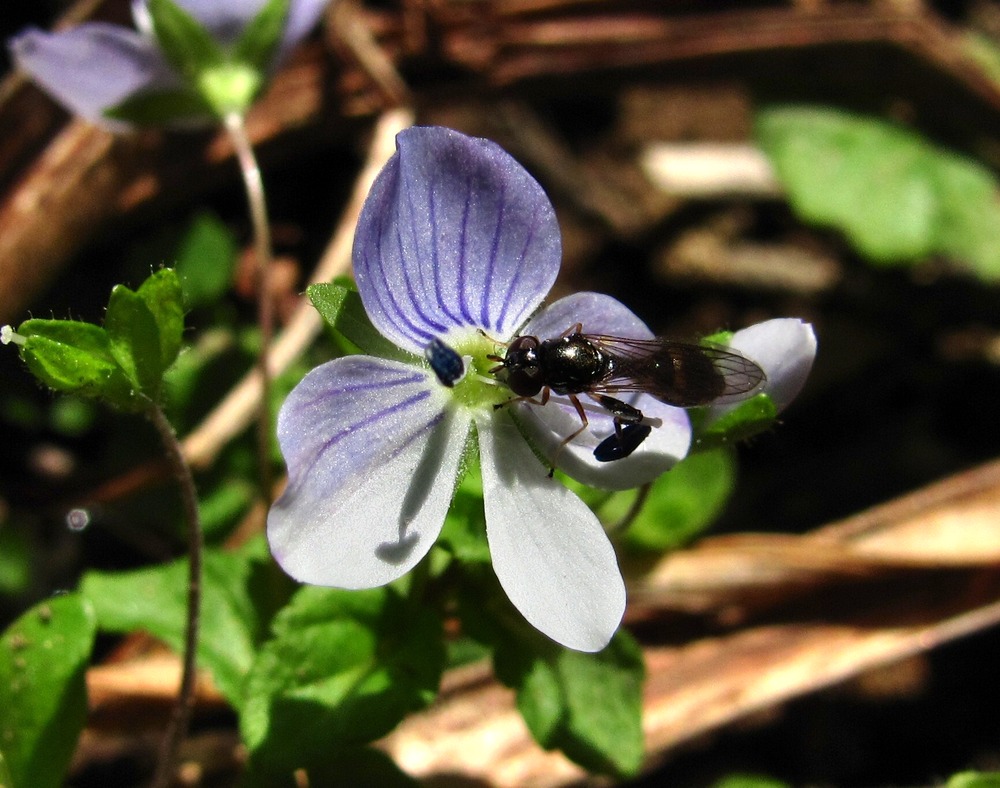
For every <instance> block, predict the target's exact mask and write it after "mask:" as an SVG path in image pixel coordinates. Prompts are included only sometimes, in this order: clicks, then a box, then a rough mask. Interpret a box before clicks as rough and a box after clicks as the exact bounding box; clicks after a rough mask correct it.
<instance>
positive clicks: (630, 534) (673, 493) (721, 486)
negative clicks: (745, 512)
mask: <svg viewBox="0 0 1000 788" xmlns="http://www.w3.org/2000/svg"><path fill="white" fill-rule="evenodd" d="M735 481H736V469H735V461H734V458H733V455H732V452H731V451H730V450H728V449H713V450H711V451H706V452H700V453H698V454H691V455H688V456H687V457H685V458H684V459H683V460H681V462H679V463H677V465H675V466H674V468H673V469H672V470H671V471H670V472H669V473H665V474H663V475H662V476H660V477H659V478H658V479H657V480H656V481H655V482H653V484H652V486H651V487H650V490H649V494H648V497H647V499H646V502H645V504H644V505H643V507H642V509H641V510H640V512H639V514H638V515H637V516H636V517H635V519H634V520H633V521H632V524H631V525H630V527H629V529H628V530H627V531H626V532H625V542H626V544H628V545H629V546H630V547H633V548H637V549H640V550H657V551H659V550H669V549H674V548H677V547H681V546H683V545H685V544H687V543H688V542H690V541H691V539H693V538H694V537H695V536H697V535H698V534H700V533H701V532H702V531H703V530H705V528H707V527H708V526H709V525H711V524H712V523H713V522H714V521H715V519H716V518H717V517H718V516H719V514H720V513H721V512H722V509H723V507H724V506H725V505H726V501H728V500H729V496H730V495H731V494H732V491H733V486H734V484H735ZM635 495H636V493H634V492H632V493H628V494H627V496H628V497H627V498H626V497H625V495H621V496H617V495H616V496H614V497H612V498H611V499H610V500H609V501H608V503H607V504H605V505H604V506H603V507H601V508H600V509H599V510H598V513H599V514H600V516H601V518H602V519H603V520H605V521H606V522H614V521H617V520H619V519H621V518H622V517H624V516H625V513H626V511H627V510H628V507H629V506H630V505H631V502H632V500H633V499H634V497H635Z"/></svg>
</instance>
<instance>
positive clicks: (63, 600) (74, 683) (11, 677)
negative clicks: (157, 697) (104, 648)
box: [0, 594, 95, 788]
mask: <svg viewBox="0 0 1000 788" xmlns="http://www.w3.org/2000/svg"><path fill="white" fill-rule="evenodd" d="M94 634H95V626H94V614H93V611H92V610H91V609H90V606H89V605H88V604H87V603H86V602H85V601H84V600H83V599H82V598H81V597H80V596H79V595H78V594H67V595H65V596H60V597H54V598H52V599H50V600H48V601H46V602H42V603H41V604H38V605H36V606H35V607H33V608H32V609H31V610H29V611H28V612H27V613H25V614H24V615H23V616H21V617H20V618H19V619H17V621H15V622H14V623H13V624H12V625H11V626H10V628H9V629H8V630H7V631H6V632H5V633H4V635H3V637H2V638H0V709H3V713H2V714H0V744H2V745H3V754H4V757H5V758H6V760H7V768H8V769H9V771H10V775H11V782H12V783H13V784H14V785H15V786H31V788H48V787H49V786H53V787H54V786H59V785H62V784H63V777H64V776H65V772H66V769H67V767H68V766H69V762H70V758H71V757H72V755H73V750H74V749H75V748H76V740H77V738H78V737H79V735H80V731H81V730H83V725H84V722H85V721H86V716H87V688H86V685H85V683H84V674H85V671H86V667H87V663H88V661H89V659H90V651H91V648H92V647H93V644H94Z"/></svg>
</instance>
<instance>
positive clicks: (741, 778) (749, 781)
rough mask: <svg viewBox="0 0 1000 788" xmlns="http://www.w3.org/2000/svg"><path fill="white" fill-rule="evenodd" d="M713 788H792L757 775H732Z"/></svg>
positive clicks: (770, 778) (779, 781) (716, 783)
mask: <svg viewBox="0 0 1000 788" xmlns="http://www.w3.org/2000/svg"><path fill="white" fill-rule="evenodd" d="M712 788H791V787H790V786H789V785H788V783H786V782H782V781H781V780H775V779H774V778H772V777H760V776H758V775H755V774H730V775H727V776H726V777H723V778H722V779H721V780H717V781H716V782H715V783H713V785H712Z"/></svg>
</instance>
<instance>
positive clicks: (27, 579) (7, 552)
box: [0, 523, 32, 744]
mask: <svg viewBox="0 0 1000 788" xmlns="http://www.w3.org/2000/svg"><path fill="white" fill-rule="evenodd" d="M31 567H32V555H31V549H30V547H29V546H28V541H27V540H26V539H25V538H24V537H23V536H22V535H21V534H20V533H19V532H18V531H15V530H14V529H13V528H11V527H10V525H9V524H8V523H0V594H22V593H24V592H25V591H27V590H28V587H29V585H30V583H31ZM0 744H3V742H2V741H0Z"/></svg>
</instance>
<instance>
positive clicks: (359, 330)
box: [306, 282, 415, 361]
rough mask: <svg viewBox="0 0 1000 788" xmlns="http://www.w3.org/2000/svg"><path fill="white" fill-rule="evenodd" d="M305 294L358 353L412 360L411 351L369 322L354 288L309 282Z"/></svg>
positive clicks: (337, 284)
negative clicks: (391, 339) (389, 338)
mask: <svg viewBox="0 0 1000 788" xmlns="http://www.w3.org/2000/svg"><path fill="white" fill-rule="evenodd" d="M306 294H307V295H308V296H309V300H310V301H312V303H313V306H315V307H316V309H317V311H318V312H319V313H320V315H321V316H322V317H323V319H324V320H325V321H326V322H327V323H328V324H329V325H330V326H331V327H332V328H333V329H334V330H335V331H336V332H337V333H338V334H340V335H341V336H343V337H344V338H345V339H346V340H347V341H348V342H350V343H351V345H353V346H354V347H355V348H357V349H358V350H360V351H361V352H362V353H367V354H368V355H370V356H377V357H379V358H389V359H396V360H398V361H413V360H414V358H415V357H414V356H413V354H411V353H407V352H406V351H405V350H403V349H402V348H399V347H397V346H396V345H394V344H393V343H392V342H390V341H389V340H388V339H386V338H385V337H384V336H382V334H380V333H379V331H378V329H377V328H375V326H373V325H372V321H371V320H370V319H369V317H368V313H367V312H366V311H365V305H364V304H363V303H362V301H361V296H360V295H358V292H357V290H354V289H353V288H350V287H345V286H344V285H342V284H339V283H336V282H334V283H323V284H314V285H310V286H309V287H308V288H307V290H306Z"/></svg>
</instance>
